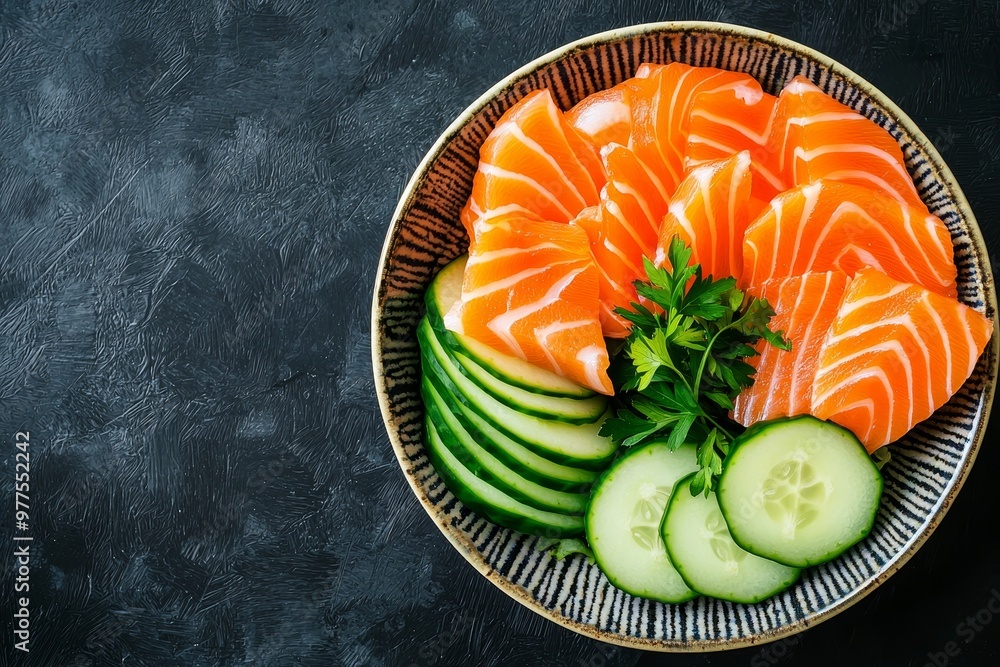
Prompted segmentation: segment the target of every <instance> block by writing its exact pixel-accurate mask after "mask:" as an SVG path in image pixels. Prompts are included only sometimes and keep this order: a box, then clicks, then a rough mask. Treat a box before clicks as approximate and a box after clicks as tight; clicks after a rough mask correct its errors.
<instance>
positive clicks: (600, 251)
mask: <svg viewBox="0 0 1000 667" xmlns="http://www.w3.org/2000/svg"><path fill="white" fill-rule="evenodd" d="M602 154H603V157H604V167H605V170H606V171H607V173H608V184H607V185H606V186H605V187H604V190H603V191H602V192H601V203H600V205H599V206H598V207H596V208H595V209H585V210H584V212H583V213H581V214H580V216H578V217H577V224H579V225H580V226H581V227H582V228H583V229H584V230H585V231H586V232H587V236H588V237H589V238H590V247H591V252H592V253H593V255H594V261H595V262H597V266H598V267H599V269H600V283H601V326H602V327H603V328H604V335H605V336H608V337H609V338H624V337H625V336H627V335H628V334H629V331H630V328H629V326H628V324H627V323H626V322H625V320H624V319H622V318H621V317H619V316H618V315H617V314H615V313H614V309H615V308H617V307H622V308H628V307H629V305H630V304H631V303H632V302H633V301H636V300H637V299H638V297H637V295H636V292H635V287H634V286H633V284H632V283H633V282H634V281H635V280H638V279H640V278H643V279H644V278H645V277H646V272H645V270H644V269H643V266H642V261H643V258H644V257H652V256H653V255H654V253H655V252H656V241H657V237H658V233H659V229H660V226H661V221H662V220H663V216H664V214H665V213H666V212H667V200H666V199H664V197H663V196H662V194H661V193H660V191H659V189H658V188H657V187H656V184H655V183H654V181H653V177H652V175H651V174H650V173H649V172H648V171H647V170H646V167H645V166H644V165H643V164H642V162H640V161H639V159H638V158H637V157H636V155H635V153H633V152H632V151H631V150H629V149H628V148H626V147H624V146H621V145H618V144H610V145H608V146H605V147H604V149H603V151H602Z"/></svg>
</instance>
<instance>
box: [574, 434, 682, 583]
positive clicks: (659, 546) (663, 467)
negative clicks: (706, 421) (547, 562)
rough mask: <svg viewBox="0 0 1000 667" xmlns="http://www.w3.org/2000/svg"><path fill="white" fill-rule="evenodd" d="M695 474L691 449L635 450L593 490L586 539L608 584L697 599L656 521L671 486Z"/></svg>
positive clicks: (646, 447) (655, 447)
mask: <svg viewBox="0 0 1000 667" xmlns="http://www.w3.org/2000/svg"><path fill="white" fill-rule="evenodd" d="M696 470H698V460H697V455H696V453H695V447H694V446H693V445H681V446H680V447H679V448H678V449H677V451H673V452H672V451H670V448H669V447H667V445H666V443H663V442H654V443H650V444H648V445H643V446H642V447H635V448H633V449H631V450H630V451H628V452H627V453H626V454H625V455H623V456H622V457H621V458H619V459H618V460H617V461H615V462H614V463H613V464H612V466H611V467H610V468H609V469H608V471H607V472H605V473H604V475H602V476H601V478H600V479H599V480H598V481H597V483H596V484H595V485H594V489H593V491H592V492H591V495H590V506H589V507H588V508H587V540H588V541H589V542H590V547H591V548H592V549H593V550H594V558H595V559H596V560H597V564H598V565H599V566H600V568H601V571H602V572H604V574H605V575H606V576H607V577H608V580H609V581H611V583H612V584H614V585H615V586H617V587H618V588H620V589H622V590H623V591H625V592H626V593H631V594H632V595H638V596H640V597H644V598H649V599H651V600H659V601H661V602H684V601H685V600H690V599H691V598H693V597H694V596H695V595H696V594H695V592H694V591H693V590H691V588H689V587H688V586H687V584H685V583H684V580H683V579H682V578H681V575H680V574H678V572H677V570H675V569H674V566H673V565H672V564H671V562H670V558H669V556H668V555H667V551H666V549H665V548H664V547H663V540H662V539H661V537H660V520H661V518H662V517H663V510H664V508H665V507H666V504H667V500H668V499H669V498H670V493H671V491H672V490H673V486H674V483H675V482H677V480H679V479H680V478H682V477H684V476H685V475H688V474H689V473H692V472H695V471H696Z"/></svg>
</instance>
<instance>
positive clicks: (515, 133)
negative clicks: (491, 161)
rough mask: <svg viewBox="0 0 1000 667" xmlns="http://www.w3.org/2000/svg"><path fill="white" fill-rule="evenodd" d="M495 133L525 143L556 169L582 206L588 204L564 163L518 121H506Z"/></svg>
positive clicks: (524, 144)
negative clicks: (561, 163)
mask: <svg viewBox="0 0 1000 667" xmlns="http://www.w3.org/2000/svg"><path fill="white" fill-rule="evenodd" d="M493 134H494V136H502V135H503V134H509V135H510V136H512V137H513V138H514V139H516V140H517V141H518V142H520V143H521V145H523V146H524V147H525V148H526V149H528V150H530V151H531V152H533V153H535V154H537V155H538V156H539V157H540V158H541V159H542V160H544V161H545V163H546V164H547V165H548V166H549V167H550V168H551V169H552V171H554V172H555V173H556V174H558V175H559V177H560V179H561V180H562V182H563V183H564V184H565V185H566V186H567V187H568V190H569V192H571V193H573V195H575V197H576V199H577V201H578V202H579V204H580V208H583V207H584V206H586V205H587V203H588V200H587V198H586V197H584V196H583V193H581V192H580V189H579V188H578V187H577V186H576V184H575V183H573V181H572V180H571V179H570V177H569V176H568V175H567V174H566V171H565V170H564V169H563V167H562V165H560V164H559V163H558V162H556V159H555V158H554V157H552V155H551V154H550V153H549V152H548V151H546V150H545V149H544V148H542V146H541V144H539V143H538V142H537V141H535V140H534V139H532V138H531V137H529V136H528V135H526V134H525V133H524V130H522V129H521V127H520V126H519V125H517V124H516V123H504V124H503V125H502V126H499V127H497V128H496V129H495V130H494V131H493ZM593 196H596V192H595V193H592V197H593ZM592 200H593V199H591V201H592Z"/></svg>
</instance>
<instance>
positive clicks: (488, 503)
mask: <svg viewBox="0 0 1000 667" xmlns="http://www.w3.org/2000/svg"><path fill="white" fill-rule="evenodd" d="M424 434H425V436H426V437H425V439H424V442H425V444H426V445H427V454H428V456H429V458H430V460H431V463H433V464H434V469H435V470H437V472H438V475H440V476H441V479H442V480H444V483H445V486H447V487H448V490H449V491H451V492H452V493H453V494H455V497H456V498H458V499H459V500H461V501H462V502H463V503H464V504H466V505H468V506H469V507H470V508H471V509H472V510H473V511H475V512H476V513H477V514H480V515H481V516H483V517H484V518H486V519H488V520H490V521H492V522H493V523H496V524H499V525H501V526H504V527H505V528H510V529H511V530H517V531H520V532H522V533H530V534H532V535H542V536H545V537H574V536H578V535H580V534H581V533H583V517H580V516H570V515H567V514H559V513H558V512H546V511H544V510H540V509H537V508H535V507H530V506H528V505H525V504H524V503H521V502H518V501H517V500H514V499H513V498H511V497H510V496H508V495H507V494H506V493H504V492H503V491H500V490H499V489H497V488H496V487H494V486H492V485H491V484H489V483H487V482H484V481H483V480H481V479H479V478H478V477H476V476H475V475H474V474H472V472H470V471H469V469H468V468H466V467H465V466H464V465H462V462H461V461H459V460H458V459H457V458H456V457H455V455H454V454H452V453H451V451H449V450H448V448H447V447H446V446H445V444H444V442H442V441H441V436H440V435H439V434H438V432H437V430H436V429H435V428H434V424H433V423H432V422H431V421H430V419H428V418H425V419H424Z"/></svg>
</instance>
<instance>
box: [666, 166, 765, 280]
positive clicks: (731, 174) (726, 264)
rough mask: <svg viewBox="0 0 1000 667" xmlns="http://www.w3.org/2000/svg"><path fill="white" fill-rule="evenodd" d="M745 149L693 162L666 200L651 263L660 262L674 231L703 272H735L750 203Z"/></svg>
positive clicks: (723, 275) (740, 260) (721, 275)
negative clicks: (668, 199)
mask: <svg viewBox="0 0 1000 667" xmlns="http://www.w3.org/2000/svg"><path fill="white" fill-rule="evenodd" d="M750 181H751V176H750V153H749V151H741V152H739V153H737V154H736V155H733V156H732V157H729V158H726V159H724V160H716V161H714V162H707V163H705V164H703V165H702V166H700V167H695V168H694V169H692V170H691V172H690V173H689V174H688V175H687V176H686V177H685V178H684V180H683V181H682V182H681V184H680V186H679V187H678V188H677V193H676V194H675V195H674V197H673V198H672V199H671V200H670V205H669V207H668V209H667V215H666V217H665V218H664V219H663V225H662V226H661V227H660V234H659V244H658V245H657V249H656V259H655V263H656V264H657V265H662V264H663V262H664V260H665V257H666V252H667V249H668V248H669V247H670V241H671V240H672V239H673V238H674V237H675V236H680V237H681V239H682V240H683V241H684V243H686V244H687V245H689V246H690V247H691V250H692V253H691V261H692V262H696V263H698V264H701V271H702V275H705V276H708V275H711V276H714V277H716V278H726V277H729V276H739V275H740V274H741V272H742V268H743V235H744V230H745V229H746V227H747V216H748V206H749V202H750Z"/></svg>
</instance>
